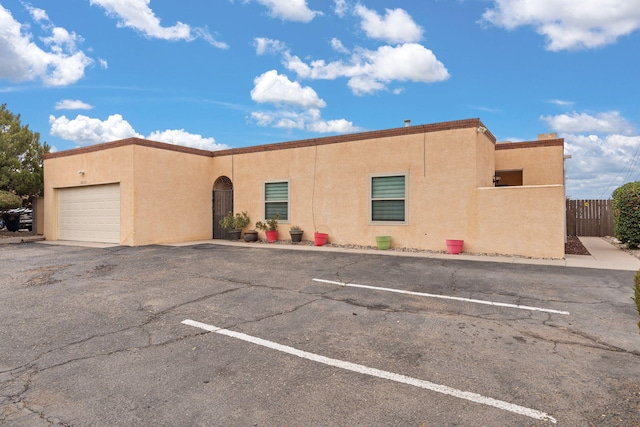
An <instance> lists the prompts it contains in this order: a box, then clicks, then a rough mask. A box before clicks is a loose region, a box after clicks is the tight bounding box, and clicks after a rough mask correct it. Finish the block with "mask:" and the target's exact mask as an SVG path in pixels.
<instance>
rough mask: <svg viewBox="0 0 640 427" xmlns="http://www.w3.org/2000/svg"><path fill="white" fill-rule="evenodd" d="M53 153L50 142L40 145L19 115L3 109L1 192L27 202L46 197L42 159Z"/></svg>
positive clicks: (0, 125)
mask: <svg viewBox="0 0 640 427" xmlns="http://www.w3.org/2000/svg"><path fill="white" fill-rule="evenodd" d="M49 149H50V147H49V145H47V143H46V142H45V143H43V144H42V145H41V144H40V134H39V133H38V132H32V131H31V130H30V129H29V125H24V126H22V124H21V123H20V115H19V114H18V115H15V114H13V113H11V111H9V110H8V109H7V104H2V105H0V190H5V191H8V192H10V193H13V194H15V195H17V196H19V197H20V198H22V200H25V201H26V200H29V199H30V198H32V197H35V196H41V195H43V192H44V174H43V171H42V156H43V155H44V154H45V153H48V152H49Z"/></svg>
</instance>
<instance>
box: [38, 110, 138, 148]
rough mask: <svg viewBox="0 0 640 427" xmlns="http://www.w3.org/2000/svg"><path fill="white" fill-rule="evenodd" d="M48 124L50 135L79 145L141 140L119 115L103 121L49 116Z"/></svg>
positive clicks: (80, 117) (89, 118) (80, 116)
mask: <svg viewBox="0 0 640 427" xmlns="http://www.w3.org/2000/svg"><path fill="white" fill-rule="evenodd" d="M49 124H50V125H51V129H50V130H49V133H50V134H51V135H53V136H57V137H60V138H63V139H67V140H70V141H74V142H75V143H77V144H80V145H86V144H96V143H99V142H109V141H117V140H119V139H125V138H132V137H137V138H143V136H142V135H141V134H139V133H137V132H136V131H135V130H134V129H133V127H132V126H131V125H130V124H129V122H127V121H126V120H124V119H123V118H122V116H121V115H120V114H114V115H111V116H109V117H108V118H107V120H104V121H103V120H100V119H95V118H91V117H87V116H84V115H82V114H79V115H78V116H76V118H75V119H72V120H69V119H67V117H66V116H60V117H54V116H49Z"/></svg>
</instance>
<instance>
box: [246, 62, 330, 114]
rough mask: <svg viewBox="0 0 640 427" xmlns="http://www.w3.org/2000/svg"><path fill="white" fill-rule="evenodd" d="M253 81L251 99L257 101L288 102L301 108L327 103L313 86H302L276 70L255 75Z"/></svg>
mask: <svg viewBox="0 0 640 427" xmlns="http://www.w3.org/2000/svg"><path fill="white" fill-rule="evenodd" d="M253 83H254V87H253V89H252V90H251V99H253V100H254V101H256V102H258V103H265V102H268V103H271V104H276V105H282V104H288V105H293V106H296V107H301V108H323V107H325V106H326V105H327V104H326V103H325V102H324V101H323V100H322V99H320V97H319V96H318V94H317V93H316V91H315V90H313V88H311V87H309V86H306V87H302V86H301V85H300V83H298V82H292V81H291V80H289V78H288V77H287V76H284V75H281V74H278V72H277V71H276V70H271V71H267V72H266V73H264V74H262V75H260V76H258V77H256V78H255V79H254V81H253Z"/></svg>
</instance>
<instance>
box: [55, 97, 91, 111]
mask: <svg viewBox="0 0 640 427" xmlns="http://www.w3.org/2000/svg"><path fill="white" fill-rule="evenodd" d="M55 109H56V110H91V109H93V105H90V104H87V103H86V102H82V101H80V100H79V99H63V100H62V101H58V102H56V106H55Z"/></svg>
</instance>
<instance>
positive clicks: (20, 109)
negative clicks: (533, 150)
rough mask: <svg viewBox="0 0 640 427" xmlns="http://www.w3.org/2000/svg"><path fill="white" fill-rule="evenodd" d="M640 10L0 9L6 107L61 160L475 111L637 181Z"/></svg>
mask: <svg viewBox="0 0 640 427" xmlns="http://www.w3.org/2000/svg"><path fill="white" fill-rule="evenodd" d="M639 30H640V0H581V1H578V0H420V1H417V0H394V1H381V0H361V1H350V0H216V1H211V0H189V1H188V2H176V1H170V0H128V1H121V0H66V1H64V2H60V1H57V2H52V1H46V0H33V1H30V2H26V1H19V0H0V103H6V104H7V108H8V109H9V110H10V111H12V112H13V113H16V114H20V115H21V118H22V122H23V124H29V126H30V128H31V129H32V130H34V131H37V132H40V134H41V138H40V140H41V141H46V142H47V143H48V144H49V145H51V146H52V147H53V149H54V150H57V151H60V150H66V149H70V148H75V147H79V146H86V145H91V144H96V143H101V142H107V141H113V140H117V139H123V138H128V137H132V136H136V137H141V138H148V139H152V140H157V141H164V142H169V143H174V144H179V145H186V146H191V147H196V148H204V149H210V150H215V149H222V148H230V147H245V146H251V145H260V144H267V143H274V142H283V141H291V140H297V139H306V138H317V137H322V136H329V135H335V134H341V133H352V132H358V131H368V130H378V129H388V128H394V127H401V126H404V120H405V119H410V120H411V123H412V124H414V125H416V124H424V123H436V122H442V121H450V120H459V119H466V118H474V117H479V118H480V119H481V120H482V121H483V122H484V123H485V125H486V126H487V127H488V128H489V129H490V130H491V132H492V133H493V134H494V135H496V137H497V138H498V140H499V141H529V140H535V139H536V138H537V135H538V133H548V132H557V133H558V136H559V137H563V138H565V152H566V154H568V155H571V156H572V158H571V159H570V160H567V195H568V196H569V197H571V198H576V199H578V198H608V197H610V195H611V192H612V191H613V190H614V189H615V188H617V187H619V186H620V185H622V184H624V183H625V182H629V181H636V180H640V159H639V157H640V136H639V135H640V133H639V130H638V125H639V124H640V102H638V100H639V95H640V90H639V89H638V87H639V85H638V81H639V79H638V76H640V60H639V59H638V52H639V51H640V31H639Z"/></svg>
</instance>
